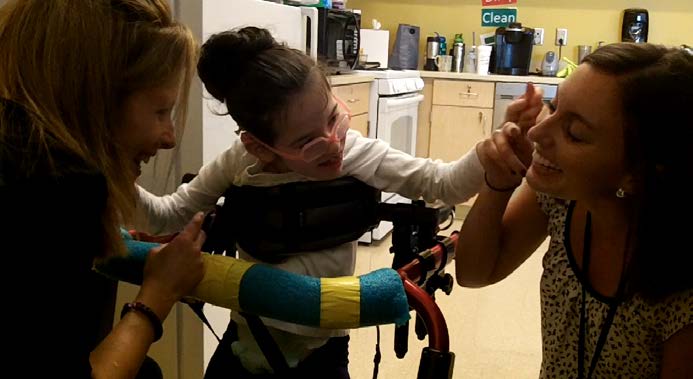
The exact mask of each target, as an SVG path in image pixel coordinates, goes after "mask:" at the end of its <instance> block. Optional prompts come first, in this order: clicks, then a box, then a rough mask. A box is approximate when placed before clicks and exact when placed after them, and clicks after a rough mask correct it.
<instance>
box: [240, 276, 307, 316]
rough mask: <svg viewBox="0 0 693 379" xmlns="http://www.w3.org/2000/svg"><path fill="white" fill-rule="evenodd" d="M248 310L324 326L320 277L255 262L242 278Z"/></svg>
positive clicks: (243, 304) (242, 297)
mask: <svg viewBox="0 0 693 379" xmlns="http://www.w3.org/2000/svg"><path fill="white" fill-rule="evenodd" d="M239 302H240V304H241V307H242V308H243V310H244V311H246V312H249V313H254V314H257V315H260V316H265V317H270V318H274V319H277V320H282V321H288V322H293V323H295V324H301V325H309V326H320V279H319V278H314V277H310V276H306V275H298V274H294V273H291V272H288V271H284V270H279V269H276V268H272V267H270V266H264V265H255V266H253V267H251V268H250V269H248V271H246V273H245V275H243V279H242V280H241V288H240V293H239Z"/></svg>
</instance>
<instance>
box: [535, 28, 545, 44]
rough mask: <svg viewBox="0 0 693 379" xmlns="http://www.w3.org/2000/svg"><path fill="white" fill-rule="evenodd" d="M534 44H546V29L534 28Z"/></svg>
mask: <svg viewBox="0 0 693 379" xmlns="http://www.w3.org/2000/svg"><path fill="white" fill-rule="evenodd" d="M534 44H535V45H537V46H541V45H543V44H544V28H534Z"/></svg>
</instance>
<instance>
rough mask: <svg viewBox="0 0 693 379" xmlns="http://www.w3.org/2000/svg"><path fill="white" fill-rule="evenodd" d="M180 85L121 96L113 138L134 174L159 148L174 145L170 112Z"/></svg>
mask: <svg viewBox="0 0 693 379" xmlns="http://www.w3.org/2000/svg"><path fill="white" fill-rule="evenodd" d="M179 89H180V85H179V83H178V82H177V81H175V82H173V83H172V84H170V85H164V86H161V87H155V88H149V89H143V90H139V91H136V92H134V93H132V94H131V95H129V96H128V97H127V98H125V101H124V102H123V106H122V124H121V127H120V129H118V131H117V132H116V136H115V138H116V141H117V142H118V144H119V145H120V146H121V147H122V149H123V150H124V152H125V154H126V156H127V158H129V159H130V161H131V162H132V168H133V172H134V174H135V177H138V176H139V175H140V174H141V173H142V171H141V169H140V166H141V164H142V162H144V163H147V162H148V161H149V159H150V158H151V157H153V156H154V155H156V152H157V150H159V149H171V148H173V147H175V146H176V136H175V133H174V130H173V120H172V118H171V112H172V110H173V106H174V105H175V104H176V100H177V99H178V91H179Z"/></svg>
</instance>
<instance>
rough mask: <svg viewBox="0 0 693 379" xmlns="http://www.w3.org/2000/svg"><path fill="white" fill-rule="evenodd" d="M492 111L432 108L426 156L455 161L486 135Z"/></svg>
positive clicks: (443, 106)
mask: <svg viewBox="0 0 693 379" xmlns="http://www.w3.org/2000/svg"><path fill="white" fill-rule="evenodd" d="M492 118H493V109H490V108H468V107H453V106H445V105H434V106H433V108H432V110H431V142H430V157H431V158H434V159H442V160H444V161H446V162H450V161H454V160H456V159H459V158H460V157H461V156H462V155H464V154H465V153H467V151H469V150H470V149H472V148H473V147H474V145H476V143H477V142H479V141H481V140H483V139H484V138H486V137H487V136H488V135H489V134H490V128H491V119H492Z"/></svg>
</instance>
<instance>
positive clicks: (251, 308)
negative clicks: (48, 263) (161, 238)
mask: <svg viewBox="0 0 693 379" xmlns="http://www.w3.org/2000/svg"><path fill="white" fill-rule="evenodd" d="M123 238H124V242H125V245H126V247H127V250H128V255H125V256H121V257H112V258H109V259H108V260H106V261H104V262H100V263H99V264H97V266H96V268H97V270H98V271H99V272H101V273H102V274H104V275H106V276H109V277H111V278H114V279H118V280H122V281H126V282H130V283H134V284H141V283H142V275H143V270H144V264H145V261H146V259H147V256H148V255H149V252H150V250H151V249H152V248H154V247H157V246H159V244H158V243H151V242H142V241H136V240H133V239H132V238H131V237H130V235H129V234H127V232H124V233H123ZM229 259H233V258H229ZM359 284H360V287H361V288H360V297H361V299H360V322H359V324H358V325H353V326H352V327H364V326H373V325H382V324H391V323H395V324H397V325H402V324H404V323H405V322H406V321H408V320H409V318H410V315H409V304H408V302H407V297H406V294H405V292H404V286H403V285H402V280H401V278H400V277H399V274H397V272H396V271H394V270H392V269H388V268H384V269H380V270H376V271H373V272H371V273H369V274H366V275H363V276H361V277H359ZM320 296H321V288H320V278H315V277H310V276H306V275H299V274H294V273H291V272H288V271H283V270H280V269H276V268H273V267H270V266H265V265H261V264H257V265H254V266H252V267H251V268H249V269H248V271H246V273H245V274H244V275H243V277H242V279H241V285H240V289H239V304H240V306H241V308H243V309H242V310H243V311H246V312H249V313H253V314H257V315H260V316H263V317H270V318H274V319H277V320H282V321H286V322H292V323H296V324H301V325H308V326H315V327H319V326H320V302H321V299H320ZM201 300H205V299H201Z"/></svg>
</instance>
